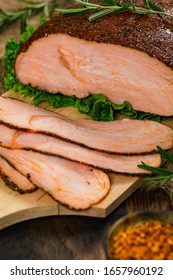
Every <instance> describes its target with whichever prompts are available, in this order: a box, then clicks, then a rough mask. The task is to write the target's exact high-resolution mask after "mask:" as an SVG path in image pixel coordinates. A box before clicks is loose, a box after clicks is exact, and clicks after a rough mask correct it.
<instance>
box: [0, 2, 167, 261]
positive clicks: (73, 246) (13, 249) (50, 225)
mask: <svg viewBox="0 0 173 280" xmlns="http://www.w3.org/2000/svg"><path fill="white" fill-rule="evenodd" d="M57 2H58V3H59V5H61V6H66V5H70V4H71V2H73V1H69V0H68V1H63V0H59V1H57ZM0 7H1V8H4V9H6V10H9V11H10V10H14V9H16V8H18V7H19V2H18V1H17V0H16V1H15V0H9V1H4V0H0ZM40 16H41V15H39V16H38V17H40ZM38 17H36V18H34V19H32V24H34V23H35V22H37V21H38ZM11 36H13V37H15V38H16V39H18V38H19V36H20V30H19V22H17V23H14V24H12V25H11V26H10V27H9V28H8V29H7V30H5V31H3V32H1V33H0V59H1V60H2V58H3V53H4V48H5V42H6V41H7V40H8V39H9V37H11ZM4 73H5V70H4V69H3V67H2V66H1V64H0V92H1V93H3V92H4V91H5V90H4V87H3V76H4ZM169 167H170V166H169ZM0 199H1V198H0ZM7 207H8V205H7ZM168 209H169V210H170V209H172V206H171V204H170V199H169V195H168V194H167V192H166V191H165V190H162V189H155V190H152V191H149V192H147V191H146V185H145V184H143V185H142V186H141V187H140V189H138V190H137V191H136V192H135V193H134V194H133V195H131V197H129V198H128V199H127V200H126V201H125V202H124V203H122V204H121V205H120V206H119V207H118V208H117V209H116V210H115V211H114V212H113V213H112V214H111V215H109V216H108V217H107V218H104V219H102V218H88V217H79V216H59V217H57V216H56V217H55V216H54V217H46V218H40V219H35V220H30V221H26V222H22V223H18V224H16V225H13V226H11V227H8V228H6V229H4V230H2V231H0V259H1V260H5V259H19V260H21V259H40V260H42V259H47V260H50V259H55V260H60V259H63V260H65V259H66V260H68V259H70V260H79V259H81V260H84V259H88V260H92V259H93V260H95V259H105V258H106V256H105V251H104V244H105V241H106V236H107V232H108V230H109V228H110V226H111V225H112V224H113V223H114V222H115V221H116V220H117V219H119V218H120V217H122V216H124V215H126V214H128V213H132V212H136V211H143V210H168Z"/></svg>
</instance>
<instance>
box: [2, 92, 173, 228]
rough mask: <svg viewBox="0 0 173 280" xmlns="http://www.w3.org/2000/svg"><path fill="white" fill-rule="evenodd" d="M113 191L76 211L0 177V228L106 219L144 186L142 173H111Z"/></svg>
mask: <svg viewBox="0 0 173 280" xmlns="http://www.w3.org/2000/svg"><path fill="white" fill-rule="evenodd" d="M3 95H4V96H7V97H15V98H18V99H20V100H24V101H25V102H28V103H32V99H31V98H27V99H26V98H25V99H24V98H23V97H22V96H21V95H19V94H16V93H14V92H13V91H8V92H6V93H5V94H3ZM42 107H44V108H46V109H49V110H52V111H56V112H58V113H61V114H63V115H66V116H68V117H70V118H72V119H78V118H83V119H85V118H88V117H87V116H85V115H82V114H80V113H79V112H78V111H77V110H75V109H74V108H62V109H58V110H55V109H53V108H51V107H49V106H47V104H46V103H43V104H42ZM166 124H167V125H169V126H170V127H172V128H173V119H172V118H170V119H169V120H167V123H166ZM110 180H111V191H110V193H109V194H108V196H107V197H106V198H105V199H104V200H103V201H101V202H100V203H98V204H97V205H95V206H93V207H91V208H90V209H87V210H85V211H73V210H70V209H68V208H66V207H64V206H62V205H61V204H60V203H57V202H55V201H54V200H53V199H52V198H51V197H50V196H48V195H47V194H46V193H45V192H44V191H42V190H37V191H35V192H34V193H31V194H22V195H21V194H19V193H18V192H15V191H12V190H11V189H9V188H8V187H6V186H5V184H4V183H3V181H2V180H0V229H3V228H5V227H7V226H10V225H12V224H15V223H18V222H21V221H25V220H29V219H33V218H38V217H45V216H51V215H83V216H91V217H100V218H104V217H106V216H108V215H109V214H110V213H111V212H112V211H113V210H114V209H116V207H118V206H119V205H120V204H121V203H122V202H123V201H124V200H125V199H126V198H128V197H129V196H130V195H131V194H132V193H133V192H134V191H135V190H136V189H137V188H138V187H139V185H140V183H141V179H140V177H138V176H126V175H119V174H110Z"/></svg>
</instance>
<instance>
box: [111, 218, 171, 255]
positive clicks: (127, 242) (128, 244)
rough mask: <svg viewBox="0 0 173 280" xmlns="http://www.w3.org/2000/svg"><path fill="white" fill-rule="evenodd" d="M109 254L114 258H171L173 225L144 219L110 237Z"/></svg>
mask: <svg viewBox="0 0 173 280" xmlns="http://www.w3.org/2000/svg"><path fill="white" fill-rule="evenodd" d="M109 249H110V254H111V258H112V259H116V260H118V259H119V260H173V225H172V224H169V223H166V222H163V221H159V220H158V221H157V220H156V221H154V220H153V221H152V220H151V221H145V222H143V223H142V224H139V225H137V226H129V227H127V228H126V229H124V230H122V231H120V232H119V233H118V234H115V235H114V236H113V237H112V240H111V243H110V247H109Z"/></svg>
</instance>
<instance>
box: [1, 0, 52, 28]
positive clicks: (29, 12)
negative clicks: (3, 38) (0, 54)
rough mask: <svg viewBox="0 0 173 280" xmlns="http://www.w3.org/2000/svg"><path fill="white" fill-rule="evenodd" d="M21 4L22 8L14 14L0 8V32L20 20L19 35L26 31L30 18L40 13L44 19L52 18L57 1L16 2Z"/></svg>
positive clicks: (24, 0) (22, 0)
mask: <svg viewBox="0 0 173 280" xmlns="http://www.w3.org/2000/svg"><path fill="white" fill-rule="evenodd" d="M18 1H19V2H20V3H21V4H23V6H24V7H23V8H21V9H18V10H16V11H14V12H6V11H4V10H3V9H1V8H0V31H2V30H3V29H5V28H6V27H8V26H9V25H10V24H12V23H13V22H15V21H17V20H20V27H21V33H23V32H24V31H25V30H26V26H27V25H28V22H29V20H30V18H31V17H32V16H34V15H36V14H38V13H40V12H43V13H44V16H45V17H46V18H49V17H51V16H52V14H53V12H54V8H55V5H56V2H57V0H52V1H49V3H48V2H44V1H43V2H32V1H28V0H18Z"/></svg>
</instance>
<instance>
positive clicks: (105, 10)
mask: <svg viewBox="0 0 173 280" xmlns="http://www.w3.org/2000/svg"><path fill="white" fill-rule="evenodd" d="M75 2H77V3H79V4H82V5H83V6H82V7H81V8H72V9H58V8H57V9H55V11H58V12H61V13H63V14H65V15H73V14H79V13H87V12H93V14H92V15H90V16H89V18H88V19H89V21H94V20H96V19H99V18H101V17H103V16H105V15H108V14H111V13H114V14H119V13H124V12H132V13H137V14H160V15H165V16H170V17H173V14H170V13H167V12H166V11H164V10H163V9H162V8H161V7H159V6H158V5H156V4H154V3H153V2H151V1H148V0H143V4H144V7H138V6H135V5H134V3H133V1H132V0H124V1H121V2H118V1H115V0H100V1H99V2H102V3H103V4H104V5H102V4H94V3H91V2H90V1H89V0H75Z"/></svg>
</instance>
